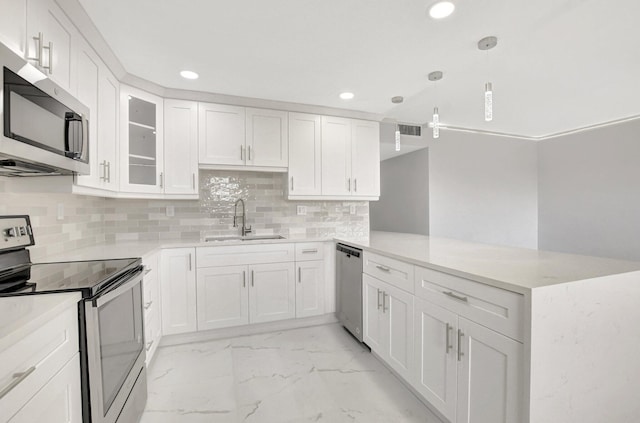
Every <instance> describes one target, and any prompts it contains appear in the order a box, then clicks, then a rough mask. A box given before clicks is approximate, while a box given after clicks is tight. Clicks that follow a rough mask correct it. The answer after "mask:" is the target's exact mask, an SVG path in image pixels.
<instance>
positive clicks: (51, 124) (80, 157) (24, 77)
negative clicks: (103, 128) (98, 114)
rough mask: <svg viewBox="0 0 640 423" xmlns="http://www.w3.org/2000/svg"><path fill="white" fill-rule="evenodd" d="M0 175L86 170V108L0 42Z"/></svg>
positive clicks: (87, 122)
mask: <svg viewBox="0 0 640 423" xmlns="http://www.w3.org/2000/svg"><path fill="white" fill-rule="evenodd" d="M0 79H1V83H2V88H1V91H0V93H1V100H0V125H2V131H1V132H2V137H1V138H0V176H42V175H70V174H87V173H89V120H88V117H89V110H88V108H87V107H86V106H84V105H83V104H82V103H80V102H79V101H78V100H76V99H75V98H74V97H73V96H72V95H71V94H69V93H67V92H66V91H65V90H63V89H62V88H60V87H58V86H57V85H56V84H55V83H53V82H52V81H51V80H49V79H48V78H46V76H45V75H44V74H42V73H41V72H40V71H39V70H38V69H37V68H36V67H34V66H33V65H31V64H30V63H28V62H26V61H25V60H24V59H22V58H21V57H20V56H18V55H16V54H15V53H14V52H13V51H11V50H10V49H9V48H7V47H6V46H4V45H2V44H0Z"/></svg>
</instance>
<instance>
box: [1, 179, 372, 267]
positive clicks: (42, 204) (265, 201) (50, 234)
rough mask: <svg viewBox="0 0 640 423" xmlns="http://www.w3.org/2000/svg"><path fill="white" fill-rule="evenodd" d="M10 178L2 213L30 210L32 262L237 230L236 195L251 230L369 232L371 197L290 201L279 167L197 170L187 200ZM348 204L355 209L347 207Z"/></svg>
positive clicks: (4, 190)
mask: <svg viewBox="0 0 640 423" xmlns="http://www.w3.org/2000/svg"><path fill="white" fill-rule="evenodd" d="M33 183H34V184H37V180H34V182H33ZM8 184H9V182H8V181H7V180H6V179H3V178H0V193H1V195H2V201H1V202H0V215H9V214H29V215H30V216H31V218H32V223H33V226H34V233H35V237H36V247H32V248H31V251H32V258H33V260H34V261H38V260H40V259H42V258H44V257H46V256H48V255H51V254H57V253H60V252H62V251H65V250H68V249H74V248H81V247H85V246H90V245H95V244H98V243H101V242H105V241H107V242H111V241H124V240H132V241H133V240H163V239H176V238H181V239H194V240H200V239H202V238H203V237H204V236H206V235H236V234H238V233H239V231H240V229H239V228H234V227H233V212H234V203H235V201H236V200H237V199H238V198H242V199H243V200H244V201H245V203H246V207H247V210H246V213H247V215H246V224H247V226H249V225H251V227H252V228H253V232H254V233H255V234H280V235H283V236H285V237H300V236H308V237H329V236H332V235H343V236H344V235H348V236H361V235H365V234H367V233H368V231H369V203H368V202H366V201H345V202H340V201H288V200H286V199H285V196H284V191H285V189H286V186H285V174H282V173H267V172H244V171H243V172H239V171H212V170H201V171H200V199H199V200H188V201H185V200H128V199H110V198H106V199H105V198H100V197H89V196H81V195H73V194H61V193H44V194H42V193H16V192H11V191H15V190H10V189H8ZM60 205H62V206H61V207H62V209H63V210H61V212H62V214H61V215H60V216H59V207H60ZM299 205H301V206H305V207H306V215H302V216H299V215H297V213H296V208H297V206H299ZM352 208H354V209H355V214H351V213H350V211H351V209H352ZM238 212H239V213H240V210H238ZM171 214H173V215H172V216H170V215H171ZM59 217H61V219H59Z"/></svg>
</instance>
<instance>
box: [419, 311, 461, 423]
mask: <svg viewBox="0 0 640 423" xmlns="http://www.w3.org/2000/svg"><path fill="white" fill-rule="evenodd" d="M414 316H415V338H414V339H415V365H416V370H417V372H416V373H417V374H416V376H417V377H416V378H415V379H414V380H413V381H412V382H413V384H414V387H415V388H416V390H418V392H420V393H421V394H422V396H423V397H424V398H425V399H426V400H427V401H429V402H430V403H431V404H432V405H433V406H434V407H435V408H436V409H438V411H440V412H441V413H442V414H443V415H444V416H445V417H446V418H447V419H449V421H452V422H453V421H455V415H456V384H457V380H456V378H457V366H458V361H457V355H456V347H455V345H456V333H457V329H458V328H457V324H456V323H457V315H456V314H455V313H452V312H450V311H448V310H445V309H443V308H441V307H438V306H437V305H435V304H432V303H429V302H426V301H422V300H419V299H416V300H415V313H414Z"/></svg>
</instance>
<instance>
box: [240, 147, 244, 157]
mask: <svg viewBox="0 0 640 423" xmlns="http://www.w3.org/2000/svg"><path fill="white" fill-rule="evenodd" d="M240 160H244V145H241V146H240Z"/></svg>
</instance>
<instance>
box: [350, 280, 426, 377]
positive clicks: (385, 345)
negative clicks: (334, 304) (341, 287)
mask: <svg viewBox="0 0 640 423" xmlns="http://www.w3.org/2000/svg"><path fill="white" fill-rule="evenodd" d="M362 283H363V297H364V300H363V301H364V303H363V318H364V319H363V320H364V337H363V339H364V342H365V343H366V344H367V345H369V347H370V348H371V349H372V350H373V351H374V352H375V353H376V354H378V355H379V356H380V357H381V358H382V359H383V360H384V361H385V362H387V364H388V365H389V366H391V368H393V369H394V370H395V371H396V372H397V373H398V374H399V375H401V376H402V377H404V378H405V379H407V380H411V379H412V375H413V356H414V354H413V295H411V294H409V293H407V292H405V291H402V290H401V289H398V288H396V287H393V286H391V285H389V284H387V283H385V282H382V281H380V280H378V279H376V278H373V277H371V276H369V275H363V276H362Z"/></svg>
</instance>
